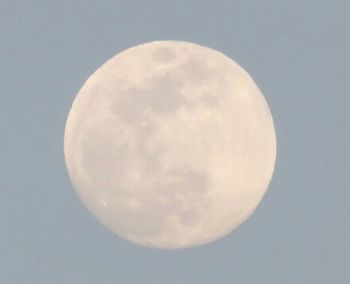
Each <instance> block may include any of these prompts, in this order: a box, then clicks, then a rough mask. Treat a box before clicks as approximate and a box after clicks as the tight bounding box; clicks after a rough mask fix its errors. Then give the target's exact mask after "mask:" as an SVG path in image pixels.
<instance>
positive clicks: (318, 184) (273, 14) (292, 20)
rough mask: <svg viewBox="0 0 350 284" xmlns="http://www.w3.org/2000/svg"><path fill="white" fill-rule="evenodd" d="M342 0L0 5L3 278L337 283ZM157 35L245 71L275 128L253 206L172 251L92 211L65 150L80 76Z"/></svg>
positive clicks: (343, 172)
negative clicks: (197, 242)
mask: <svg viewBox="0 0 350 284" xmlns="http://www.w3.org/2000/svg"><path fill="white" fill-rule="evenodd" d="M349 11H350V2H349V1H348V0H344V1H339V0H337V1H329V0H327V1H326V0H318V1H305V0H294V1H291V0H280V1H270V0H267V1H246V0H244V1H243V0H242V1H234V0H227V1H179V0H178V1H166V0H159V1H154V0H148V1H141V0H139V1H89V0H85V1H72V0H70V1H47V0H46V1H13V0H12V1H10V0H8V1H1V4H0V37H1V38H0V97H1V101H0V130H1V132H0V133H1V136H0V283H6V284H12V283H15V284H17V283H19V284H22V283H40V284H41V283H53V284H55V283H67V284H70V283H82V284H83V283H84V284H86V283H121V284H134V283H149V284H158V283H159V284H160V283H161V284H163V283H166V284H180V283H181V284H184V283H191V284H196V283H200V284H209V283H220V284H221V283H230V284H231V283H268V284H274V283H276V284H277V283H278V284H281V283H284V284H288V283H290V284H295V283H298V284H299V283H318V284H319V283H325V284H328V283H337V284H342V283H344V284H347V283H350V272H349V271H350V270H349V269H350V249H349V239H350V222H349V212H350V211H349V209H350V190H349V189H350V188H349V187H350V182H349V173H350V150H349V143H350V130H349V129H350V128H349V121H350V110H349V108H350V94H349V66H350V56H349V50H350V33H349V27H350V17H349ZM160 39H174V40H187V41H192V42H195V43H199V44H202V45H205V46H209V47H212V48H214V49H218V50H220V51H221V52H223V53H225V54H226V55H228V56H230V57H232V58H233V59H235V60H236V61H237V62H238V63H240V64H241V65H242V66H243V67H244V68H246V69H247V70H248V71H249V73H250V74H251V75H252V76H253V78H254V79H255V81H256V83H257V84H258V85H259V87H260V88H261V90H262V91H263V93H264V95H265V97H266V100H267V101H268V103H269V105H270V108H271V111H272V114H273V116H274V121H275V126H276V131H277V138H278V160H277V164H276V170H275V175H274V177H273V180H272V183H271V186H270V189H269V191H268V193H267V195H266V196H265V198H264V200H263V202H262V203H261V204H260V206H259V208H258V210H257V211H256V213H255V214H254V215H253V216H252V217H251V218H250V219H249V220H248V221H247V222H246V223H244V224H243V225H242V226H240V227H239V228H238V229H237V230H236V231H235V232H234V233H232V234H230V235H229V236H227V237H226V238H224V239H222V240H220V241H217V242H214V243H211V244H209V245H206V246H202V247H198V248H194V249H186V250H180V251H175V252H169V251H162V250H155V249H147V248H143V247H138V246H136V245H133V244H131V243H128V242H126V241H123V240H121V239H120V238H118V237H116V236H115V235H113V234H112V233H111V232H109V231H108V230H106V229H105V228H104V227H102V226H101V225H100V224H99V223H97V221H96V220H95V219H94V218H93V217H92V216H91V215H90V213H88V211H87V210H86V209H85V208H84V207H83V205H82V203H81V202H80V201H79V199H78V197H77V195H76V194H75V192H74V191H73V188H72V186H71V184H70V182H69V179H68V175H67V172H66V169H65V165H64V159H63V133H64V126H65V121H66V116H67V113H68V110H69V108H70V106H71V103H72V101H73V99H74V97H75V95H76V93H77V92H78V90H79V89H80V87H81V85H82V84H83V83H84V81H85V80H86V79H87V77H88V76H89V75H90V74H91V73H92V72H93V71H94V70H95V69H96V68H97V67H98V66H100V65H101V64H102V63H104V62H105V60H107V59H109V58H110V57H112V56H113V55H114V54H116V53H117V52H119V51H121V50H123V49H125V48H128V47H130V46H133V45H135V44H139V43H143V42H147V41H152V40H160Z"/></svg>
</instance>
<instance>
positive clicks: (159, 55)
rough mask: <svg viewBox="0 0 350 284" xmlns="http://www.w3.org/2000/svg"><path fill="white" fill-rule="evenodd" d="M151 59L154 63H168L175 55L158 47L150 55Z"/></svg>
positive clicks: (167, 49) (168, 49)
mask: <svg viewBox="0 0 350 284" xmlns="http://www.w3.org/2000/svg"><path fill="white" fill-rule="evenodd" d="M152 58H153V59H154V60H155V61H156V62H163V63H164V62H169V61H172V60H174V59H175V58H176V53H175V52H174V51H173V50H171V49H170V48H168V47H160V48H157V49H156V50H155V51H154V52H153V53H152Z"/></svg>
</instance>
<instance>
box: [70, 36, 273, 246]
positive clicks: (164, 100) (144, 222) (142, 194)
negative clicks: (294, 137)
mask: <svg viewBox="0 0 350 284" xmlns="http://www.w3.org/2000/svg"><path fill="white" fill-rule="evenodd" d="M64 142H65V145H64V146H65V149H64V150H65V160H66V164H67V168H68V171H69V174H70V178H71V180H72V182H73V184H74V187H75V189H76V191H77V192H78V194H79V196H80V198H81V200H82V201H83V202H84V203H85V205H86V207H87V208H88V209H89V210H90V211H91V212H92V214H94V215H95V216H96V217H97V219H98V220H99V221H100V222H101V223H103V224H104V225H105V226H106V227H108V228H109V229H111V230H112V231H113V232H115V233H117V234H118V235H120V236H122V237H123V238H125V239H128V240H130V241H132V242H135V243H138V244H142V245H146V246H153V247H160V248H169V249H172V248H182V247H188V246H196V245H201V244H204V243H207V242H210V241H213V240H215V239H218V238H220V237H222V236H224V235H226V234H227V233H229V232H230V231H232V230H233V229H234V228H236V227H237V226H238V225H239V224H241V223H242V222H243V221H244V220H245V219H247V218H248V217H249V215H250V214H251V213H252V212H253V211H254V209H255V208H256V206H257V205H258V203H259V202H260V200H261V198H262V196H263V195H264V193H265V191H266V189H267V187H268V184H269V182H270V179H271V176H272V173H273V169H274V163H275V156H276V139H275V132H274V125H273V120H272V117H271V114H270V111H269V108H268V105H267V104H266V102H265V99H264V97H263V95H262V94H261V93H260V91H259V89H258V87H257V86H256V85H255V83H254V81H253V80H252V79H251V77H250V76H249V75H248V74H247V73H246V72H245V71H244V70H243V69H242V67H240V66H239V65H238V64H237V63H235V62H233V61H232V60H231V59H229V58H228V57H226V56H225V55H223V54H221V53H220V52H217V51H215V50H212V49H210V48H206V47H203V46H200V45H197V44H193V43H188V42H179V41H158V42H151V43H146V44H143V45H139V46H136V47H133V48H130V49H127V50H125V51H123V52H121V53H119V54H118V55H116V56H115V57H113V58H112V59H110V60H109V61H107V62H106V63H105V64H104V65H102V67H100V68H99V69H98V70H97V71H96V72H95V73H94V74H93V75H92V76H91V77H90V78H89V79H88V80H87V81H86V83H85V84H84V86H83V87H82V89H81V90H80V92H79V94H78V95H77V97H76V99H75V100H74V103H73V106H72V108H71V110H70V113H69V116H68V120H67V125H66V131H65V138H64Z"/></svg>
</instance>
